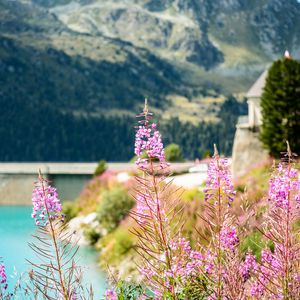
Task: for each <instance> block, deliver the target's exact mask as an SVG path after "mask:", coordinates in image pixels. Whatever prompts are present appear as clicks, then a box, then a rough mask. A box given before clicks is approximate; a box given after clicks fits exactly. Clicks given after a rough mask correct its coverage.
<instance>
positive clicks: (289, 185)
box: [269, 164, 300, 209]
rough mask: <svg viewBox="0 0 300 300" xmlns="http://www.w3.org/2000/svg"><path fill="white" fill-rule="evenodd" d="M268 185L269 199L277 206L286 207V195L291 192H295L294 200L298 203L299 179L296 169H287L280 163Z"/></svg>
mask: <svg viewBox="0 0 300 300" xmlns="http://www.w3.org/2000/svg"><path fill="white" fill-rule="evenodd" d="M269 185H270V187H269V200H270V201H272V203H274V204H275V205H276V206H277V207H280V208H283V209H287V208H288V206H289V204H288V203H289V200H288V197H289V195H290V193H291V192H294V193H295V200H296V202H297V204H298V206H299V205H300V179H299V174H298V170H296V169H293V168H291V169H289V168H288V167H286V166H285V165H283V164H280V165H279V166H278V173H277V174H276V176H275V177H273V178H271V179H270V181H269ZM289 208H290V207H289Z"/></svg>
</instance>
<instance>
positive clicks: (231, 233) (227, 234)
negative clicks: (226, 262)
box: [220, 225, 239, 251]
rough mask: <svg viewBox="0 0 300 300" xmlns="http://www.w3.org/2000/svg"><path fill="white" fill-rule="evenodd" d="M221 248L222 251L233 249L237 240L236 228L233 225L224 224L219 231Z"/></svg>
mask: <svg viewBox="0 0 300 300" xmlns="http://www.w3.org/2000/svg"><path fill="white" fill-rule="evenodd" d="M220 241H221V249H222V250H224V251H227V250H231V251H234V250H235V246H236V245H237V244H238V242H239V238H238V236H237V233H236V229H235V227H233V226H231V227H230V226H228V225H224V226H223V227H222V229H221V232H220Z"/></svg>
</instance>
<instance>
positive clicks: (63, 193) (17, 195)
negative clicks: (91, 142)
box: [0, 162, 133, 205]
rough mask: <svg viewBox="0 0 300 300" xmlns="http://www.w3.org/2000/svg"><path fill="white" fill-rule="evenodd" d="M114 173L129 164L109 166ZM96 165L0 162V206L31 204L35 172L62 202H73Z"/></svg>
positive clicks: (129, 165) (109, 164)
mask: <svg viewBox="0 0 300 300" xmlns="http://www.w3.org/2000/svg"><path fill="white" fill-rule="evenodd" d="M107 166H108V168H109V169H111V170H114V171H119V172H121V171H128V170H130V169H131V168H132V167H133V164H130V163H108V164H107ZM96 167H97V163H44V162H37V163H0V205H28V204H31V193H32V189H33V187H34V183H35V182H36V181H37V178H38V172H39V170H41V172H42V174H43V176H44V177H45V178H46V179H48V180H49V181H50V182H51V184H52V185H53V186H55V187H56V188H57V191H58V193H59V197H60V199H61V200H62V201H64V200H74V199H75V198H77V197H78V196H79V194H80V192H81V190H82V189H83V187H84V185H85V184H86V183H87V182H88V181H89V180H90V179H91V178H92V176H93V173H94V171H95V169H96Z"/></svg>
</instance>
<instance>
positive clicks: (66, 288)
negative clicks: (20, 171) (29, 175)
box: [29, 173, 93, 300]
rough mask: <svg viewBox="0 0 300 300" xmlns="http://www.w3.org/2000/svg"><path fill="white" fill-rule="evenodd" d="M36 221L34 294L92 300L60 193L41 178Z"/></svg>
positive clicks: (34, 197)
mask: <svg viewBox="0 0 300 300" xmlns="http://www.w3.org/2000/svg"><path fill="white" fill-rule="evenodd" d="M32 202H33V212H32V218H34V219H35V223H36V225H37V227H38V229H37V233H36V234H35V235H33V238H34V242H31V243H29V246H30V248H31V249H32V250H33V251H34V253H35V255H36V257H37V260H38V261H37V262H36V261H34V262H30V263H31V266H32V270H31V271H30V272H29V278H30V282H31V284H32V285H33V287H32V291H36V292H37V293H38V294H40V295H42V296H43V298H44V299H49V300H50V299H53V300H54V299H61V300H74V299H92V297H93V293H92V291H90V292H89V296H88V297H86V296H85V295H86V290H85V288H84V287H83V285H82V272H81V269H80V267H79V266H78V265H77V262H76V253H77V250H78V247H75V246H73V243H72V236H73V233H70V232H69V231H68V229H67V225H66V224H65V223H64V215H63V214H62V212H61V211H62V205H61V203H60V200H59V198H58V194H57V191H56V189H55V188H54V187H52V186H51V185H50V184H49V182H48V181H47V180H45V179H44V178H43V176H42V175H41V173H40V174H39V178H38V182H37V183H36V185H35V188H34V190H33V193H32Z"/></svg>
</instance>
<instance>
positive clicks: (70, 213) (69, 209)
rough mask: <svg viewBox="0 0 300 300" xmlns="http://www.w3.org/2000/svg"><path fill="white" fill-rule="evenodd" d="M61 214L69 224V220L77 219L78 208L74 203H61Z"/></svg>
mask: <svg viewBox="0 0 300 300" xmlns="http://www.w3.org/2000/svg"><path fill="white" fill-rule="evenodd" d="M62 212H63V214H64V215H65V220H66V221H67V222H69V221H70V220H71V219H73V218H75V217H77V215H78V213H79V206H78V205H77V203H75V202H71V201H66V202H64V203H63V210H62Z"/></svg>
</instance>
